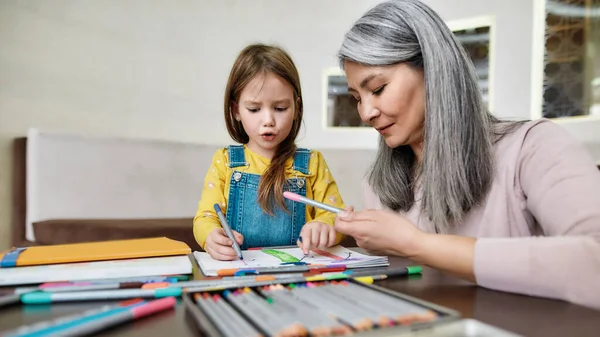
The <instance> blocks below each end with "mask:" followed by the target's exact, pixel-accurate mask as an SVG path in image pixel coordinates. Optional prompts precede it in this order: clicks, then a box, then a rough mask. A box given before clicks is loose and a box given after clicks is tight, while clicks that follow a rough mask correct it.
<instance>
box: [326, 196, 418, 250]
mask: <svg viewBox="0 0 600 337" xmlns="http://www.w3.org/2000/svg"><path fill="white" fill-rule="evenodd" d="M335 229H336V230H337V231H338V232H341V233H343V234H347V235H350V236H352V237H354V239H355V240H356V244H357V245H358V246H359V247H361V248H364V249H366V250H368V251H371V252H377V254H381V253H383V254H386V255H400V256H406V257H411V256H413V255H415V254H416V253H417V250H418V244H419V243H420V242H421V240H422V239H423V237H424V236H426V233H425V232H423V231H421V230H420V229H418V228H417V227H416V226H415V225H414V224H413V223H412V222H410V221H409V220H408V219H406V218H405V217H403V216H401V215H399V214H396V213H392V212H389V211H384V210H364V211H353V209H352V208H351V207H350V208H347V209H346V212H340V213H339V214H338V216H337V218H336V220H335Z"/></svg>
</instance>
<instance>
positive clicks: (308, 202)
mask: <svg viewBox="0 0 600 337" xmlns="http://www.w3.org/2000/svg"><path fill="white" fill-rule="evenodd" d="M283 197H284V198H286V199H290V200H292V201H296V202H301V203H303V204H306V205H310V206H314V207H317V208H320V209H324V210H326V211H329V212H332V213H335V214H338V213H339V212H341V211H343V209H341V208H337V207H333V206H330V205H327V204H324V203H322V202H318V201H315V200H312V199H309V198H307V197H303V196H301V195H299V194H296V193H292V192H283Z"/></svg>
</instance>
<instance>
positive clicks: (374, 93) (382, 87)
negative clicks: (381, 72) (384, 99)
mask: <svg viewBox="0 0 600 337" xmlns="http://www.w3.org/2000/svg"><path fill="white" fill-rule="evenodd" d="M383 89H385V85H382V86H381V87H379V88H378V89H377V90H375V91H373V95H375V96H379V95H381V93H382V92H383Z"/></svg>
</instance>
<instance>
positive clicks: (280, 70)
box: [224, 44, 303, 215]
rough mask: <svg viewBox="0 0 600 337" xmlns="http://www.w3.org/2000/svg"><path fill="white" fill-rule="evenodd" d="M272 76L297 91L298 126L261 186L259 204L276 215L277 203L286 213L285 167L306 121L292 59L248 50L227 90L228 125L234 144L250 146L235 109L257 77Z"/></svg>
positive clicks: (263, 48) (257, 47)
mask: <svg viewBox="0 0 600 337" xmlns="http://www.w3.org/2000/svg"><path fill="white" fill-rule="evenodd" d="M265 73H272V74H275V75H277V76H280V77H281V78H283V79H284V80H285V81H286V82H288V83H289V84H290V85H291V86H292V89H293V91H294V113H295V116H294V122H293V124H292V130H291V131H290V134H289V135H288V136H287V137H286V138H285V139H284V140H283V141H282V142H281V143H280V144H279V146H278V147H277V150H276V151H275V155H274V156H273V159H272V160H271V164H270V165H269V167H268V168H267V170H266V171H265V173H264V174H263V175H262V177H261V179H260V183H259V185H258V201H259V204H260V206H261V208H262V209H263V210H264V211H265V212H267V213H268V214H270V215H273V214H274V212H273V206H274V204H275V202H276V203H278V204H279V205H281V206H282V207H283V208H284V209H286V207H285V204H284V202H283V186H284V184H285V183H286V177H285V163H286V161H287V160H288V159H289V158H290V157H292V156H293V155H294V153H295V152H296V137H297V136H298V132H299V131H300V124H301V121H302V111H303V108H302V90H301V89H300V76H299V75H298V70H297V69H296V66H295V65H294V62H293V61H292V58H291V57H290V56H289V55H288V54H287V53H286V52H285V51H284V50H283V49H281V48H280V47H277V46H270V45H264V44H253V45H249V46H247V47H246V48H244V49H243V50H242V51H241V52H240V54H239V55H238V57H237V59H236V60H235V62H234V64H233V67H232V69H231V72H230V74H229V79H228V81H227V87H226V89H225V104H224V108H225V124H226V125H227V131H228V132H229V135H230V136H231V138H233V140H235V141H236V142H238V143H241V144H247V143H248V141H249V140H250V138H249V137H248V134H247V133H246V131H245V130H244V127H243V126H242V122H241V121H237V120H236V119H235V111H234V110H233V109H234V105H237V106H239V105H238V104H237V103H238V100H239V98H240V95H241V93H242V90H244V88H245V87H246V85H247V84H248V83H250V81H252V79H253V78H254V77H256V76H257V75H260V74H265Z"/></svg>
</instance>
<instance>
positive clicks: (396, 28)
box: [338, 0, 499, 232]
mask: <svg viewBox="0 0 600 337" xmlns="http://www.w3.org/2000/svg"><path fill="white" fill-rule="evenodd" d="M338 58H339V61H340V65H341V67H342V68H343V67H344V62H345V61H352V62H355V63H359V64H362V65H367V66H387V65H394V64H398V63H406V64H408V65H410V66H412V67H414V68H419V69H423V71H424V76H425V92H426V102H425V103H426V112H425V125H424V149H423V156H422V162H421V163H416V158H415V155H414V153H413V151H412V149H411V148H410V146H408V145H403V146H400V147H397V148H390V147H388V146H387V145H386V143H385V141H384V139H383V138H381V140H380V144H379V150H378V155H377V159H376V160H375V162H374V164H373V166H372V167H371V169H370V171H369V175H368V178H369V184H370V185H371V187H372V188H373V191H374V192H375V193H376V194H377V195H378V196H379V198H380V199H381V202H382V203H383V204H384V205H385V206H387V207H389V208H391V209H393V210H396V211H398V210H402V211H408V210H409V209H410V208H411V207H412V206H413V204H414V202H415V191H416V190H417V189H418V188H417V182H418V186H419V189H421V191H422V199H421V211H422V213H423V214H425V215H427V216H428V217H429V219H430V220H431V221H432V222H433V223H434V224H435V226H436V230H438V231H442V232H446V231H447V230H448V229H449V226H450V223H451V222H452V221H460V220H461V219H462V218H463V216H464V214H465V213H466V212H467V211H469V210H470V209H471V208H472V207H474V206H476V205H477V204H478V203H479V202H481V201H482V199H483V198H484V197H485V196H486V194H487V192H488V190H489V188H490V185H491V181H492V178H493V174H494V159H493V148H492V143H493V134H494V133H495V131H494V130H495V129H496V128H495V127H494V125H495V124H496V123H498V122H499V120H497V119H496V118H495V117H494V116H492V114H491V113H489V112H488V110H487V108H486V106H485V104H484V102H483V99H482V97H481V92H480V88H479V86H478V81H477V76H476V72H475V68H474V66H473V63H472V61H471V59H470V58H469V56H468V55H467V53H466V52H465V50H464V48H463V47H462V45H461V44H460V42H459V41H458V40H457V39H456V38H455V36H454V34H453V33H452V32H451V31H450V29H449V28H448V27H447V26H446V24H445V23H444V21H443V20H442V19H441V18H440V17H439V16H438V15H437V14H436V13H435V12H434V11H433V10H432V9H431V8H429V7H428V6H427V5H425V4H424V3H422V2H421V1H418V0H393V1H387V2H384V3H381V4H379V5H377V6H375V7H373V8H372V9H371V10H369V11H368V12H367V13H366V14H364V15H363V16H362V17H361V18H360V19H359V20H358V21H357V22H356V23H355V24H354V26H353V27H352V28H351V29H350V31H348V33H346V35H345V37H344V41H343V43H342V47H341V48H340V51H339V54H338Z"/></svg>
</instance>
